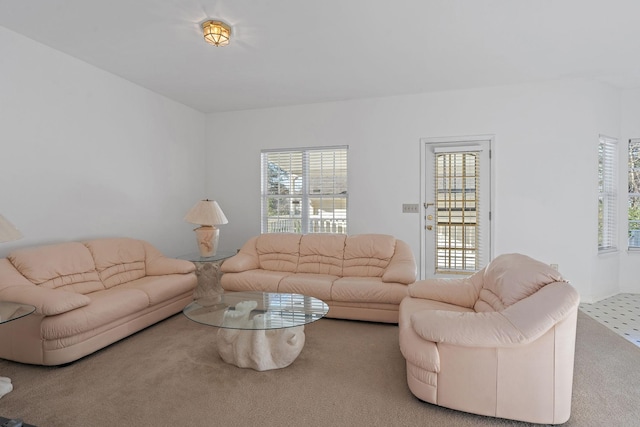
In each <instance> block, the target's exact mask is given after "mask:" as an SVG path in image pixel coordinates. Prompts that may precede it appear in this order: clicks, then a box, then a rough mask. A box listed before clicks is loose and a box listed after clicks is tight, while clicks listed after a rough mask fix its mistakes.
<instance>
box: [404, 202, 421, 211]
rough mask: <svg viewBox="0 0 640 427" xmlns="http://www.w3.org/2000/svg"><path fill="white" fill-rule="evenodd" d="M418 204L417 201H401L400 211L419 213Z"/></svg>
mask: <svg viewBox="0 0 640 427" xmlns="http://www.w3.org/2000/svg"><path fill="white" fill-rule="evenodd" d="M419 206H420V205H418V204H417V203H415V204H414V203H403V204H402V213H420V208H419Z"/></svg>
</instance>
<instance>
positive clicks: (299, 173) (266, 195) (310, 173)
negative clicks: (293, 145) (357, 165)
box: [261, 146, 348, 234]
mask: <svg viewBox="0 0 640 427" xmlns="http://www.w3.org/2000/svg"><path fill="white" fill-rule="evenodd" d="M347 151H348V147H346V146H340V147H318V148H300V149H295V150H263V151H262V153H261V160H262V183H261V188H262V190H261V195H262V232H263V233H303V234H307V233H341V234H347V202H348V192H347Z"/></svg>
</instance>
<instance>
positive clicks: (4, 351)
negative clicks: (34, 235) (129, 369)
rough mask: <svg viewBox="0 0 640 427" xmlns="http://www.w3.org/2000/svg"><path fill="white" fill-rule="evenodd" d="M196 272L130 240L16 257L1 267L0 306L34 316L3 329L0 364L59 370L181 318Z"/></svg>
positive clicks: (22, 253) (59, 246)
mask: <svg viewBox="0 0 640 427" xmlns="http://www.w3.org/2000/svg"><path fill="white" fill-rule="evenodd" d="M194 269H195V267H194V265H193V263H191V262H188V261H183V260H177V259H172V258H166V257H164V256H163V255H162V254H161V253H160V252H159V251H158V250H157V249H155V248H154V247H153V246H151V245H150V244H149V243H147V242H144V241H141V240H134V239H127V238H114V239H96V240H91V241H88V242H83V243H80V242H67V243H60V244H54V245H47V246H40V247H34V248H28V249H22V250H17V251H14V252H12V253H10V254H9V256H8V257H7V258H3V259H0V300H1V301H13V302H20V303H25V304H31V305H33V306H35V307H36V311H35V313H34V314H31V315H29V316H26V317H24V318H22V319H20V320H18V321H15V322H9V323H6V324H4V325H2V327H0V343H2V344H1V345H0V358H3V359H9V360H14V361H18V362H23V363H30V364H38V365H60V364H64V363H68V362H72V361H74V360H77V359H79V358H81V357H83V356H86V355H88V354H90V353H92V352H94V351H96V350H98V349H100V348H103V347H105V346H107V345H109V344H111V343H113V342H116V341H118V340H120V339H122V338H124V337H126V336H128V335H131V334H133V333H134V332H137V331H139V330H141V329H143V328H145V327H147V326H149V325H152V324H153V323H156V322H158V321H160V320H162V319H165V318H167V317H169V316H171V315H173V314H175V313H178V312H180V311H181V310H182V309H183V308H184V306H185V305H187V304H188V303H189V302H190V301H191V300H192V295H193V290H194V288H195V287H196V284H197V279H196V276H195V274H194V273H193V271H194Z"/></svg>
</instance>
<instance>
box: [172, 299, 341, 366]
mask: <svg viewBox="0 0 640 427" xmlns="http://www.w3.org/2000/svg"><path fill="white" fill-rule="evenodd" d="M328 311H329V306H327V304H325V303H324V302H323V301H321V300H319V299H317V298H314V297H310V296H305V295H300V294H285V293H269V292H225V293H222V294H219V295H216V296H210V297H204V298H199V299H197V300H195V301H194V302H192V303H191V304H189V305H188V306H186V307H185V308H184V310H183V311H182V312H183V313H184V315H185V316H187V318H189V319H191V320H193V321H194V322H198V323H202V324H204V325H209V326H215V327H217V328H219V329H218V335H217V337H218V340H217V346H218V353H219V354H220V357H222V360H224V361H225V362H226V363H229V364H232V365H236V366H238V367H240V368H252V369H255V370H256V371H266V370H270V369H279V368H284V367H286V366H289V365H290V364H291V363H293V361H294V360H295V359H296V358H297V357H298V355H299V354H300V352H301V351H302V348H303V347H304V342H305V335H304V325H306V324H308V323H312V322H315V321H316V320H318V319H321V318H322V317H324V316H325V315H326V314H327V312H328Z"/></svg>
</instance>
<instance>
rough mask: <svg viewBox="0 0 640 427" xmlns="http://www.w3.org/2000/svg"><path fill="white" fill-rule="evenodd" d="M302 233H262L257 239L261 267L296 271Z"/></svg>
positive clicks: (272, 269)
mask: <svg viewBox="0 0 640 427" xmlns="http://www.w3.org/2000/svg"><path fill="white" fill-rule="evenodd" d="M301 238H302V235H301V234H287V233H273V234H262V235H261V236H259V237H258V239H257V240H256V251H257V252H258V259H259V260H260V268H262V269H264V270H271V271H283V272H291V273H294V272H295V271H296V269H297V268H298V258H299V256H300V239H301Z"/></svg>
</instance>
